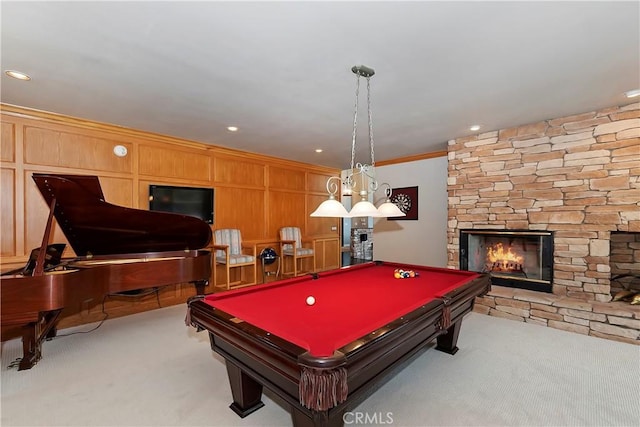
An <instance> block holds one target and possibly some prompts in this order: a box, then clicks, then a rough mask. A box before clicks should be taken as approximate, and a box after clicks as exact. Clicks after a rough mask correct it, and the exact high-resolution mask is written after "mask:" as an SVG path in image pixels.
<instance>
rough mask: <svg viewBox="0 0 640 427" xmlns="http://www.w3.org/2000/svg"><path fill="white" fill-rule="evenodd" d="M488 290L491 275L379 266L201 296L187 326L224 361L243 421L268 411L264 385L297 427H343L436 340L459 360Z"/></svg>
mask: <svg viewBox="0 0 640 427" xmlns="http://www.w3.org/2000/svg"><path fill="white" fill-rule="evenodd" d="M398 269H402V270H411V271H413V272H414V273H416V274H415V275H414V277H408V278H396V277H395V272H396V270H398ZM489 287H490V281H489V277H488V275H486V274H479V273H474V272H469V271H460V270H452V269H446V268H435V267H426V266H418V265H407V264H399V263H391V262H383V261H375V262H370V263H366V264H358V265H354V266H350V267H345V268H341V269H338V270H332V271H327V272H321V273H317V274H312V275H307V276H301V277H296V278H292V279H288V280H281V281H277V282H272V283H268V284H263V285H257V286H253V287H248V288H243V289H237V290H232V291H227V292H221V293H216V294H209V295H199V296H196V297H193V298H191V299H190V300H189V301H188V302H187V323H188V324H189V325H191V326H194V327H196V328H197V329H198V330H207V331H208V332H209V338H210V341H211V348H212V349H213V350H214V351H215V352H217V353H219V354H220V355H222V357H224V359H225V361H226V367H227V373H228V376H229V383H230V385H231V393H232V396H233V403H232V404H231V409H232V410H233V411H235V412H236V413H237V414H238V415H239V416H240V417H245V416H247V415H249V414H251V413H252V412H254V411H255V410H257V409H259V408H261V407H262V406H263V405H264V404H263V403H262V401H261V398H262V388H263V386H264V387H267V388H268V389H270V390H271V391H272V392H273V393H275V394H277V395H278V396H280V398H282V399H283V400H284V401H285V402H287V403H288V404H289V405H291V414H292V418H293V424H294V426H341V425H343V416H344V413H345V412H346V411H347V410H351V409H353V408H354V407H355V406H356V405H357V404H359V403H360V402H362V401H363V400H364V399H365V398H366V397H368V396H369V395H370V394H371V393H372V392H373V391H375V390H376V389H377V388H378V387H379V386H380V385H381V384H382V383H383V382H384V381H385V380H387V379H389V378H390V377H391V376H392V375H393V374H394V373H395V372H397V371H398V370H400V369H402V368H403V367H404V365H406V364H407V363H408V362H409V361H411V360H412V359H413V358H414V357H417V356H418V355H419V354H420V351H421V350H422V349H424V348H425V347H427V345H428V344H430V343H431V342H432V341H433V340H436V348H437V349H439V350H442V351H445V352H447V353H450V354H454V353H455V352H456V351H457V350H458V347H457V346H456V344H457V341H458V334H459V332H460V326H461V323H462V318H463V316H464V315H465V314H466V313H468V312H469V311H471V310H472V308H473V304H474V299H475V298H476V297H477V296H480V295H483V294H484V293H486V292H487V291H488V290H489ZM309 296H312V297H314V299H315V303H313V304H309V302H308V301H307V298H308V297H309Z"/></svg>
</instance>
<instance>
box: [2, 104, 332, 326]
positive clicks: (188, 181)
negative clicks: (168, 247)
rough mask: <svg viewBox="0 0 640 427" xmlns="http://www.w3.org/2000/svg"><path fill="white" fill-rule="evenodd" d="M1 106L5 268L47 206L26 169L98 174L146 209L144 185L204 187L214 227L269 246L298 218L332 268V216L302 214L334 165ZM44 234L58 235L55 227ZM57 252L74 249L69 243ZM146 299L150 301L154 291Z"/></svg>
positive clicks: (32, 241)
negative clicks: (119, 148) (120, 150)
mask: <svg viewBox="0 0 640 427" xmlns="http://www.w3.org/2000/svg"><path fill="white" fill-rule="evenodd" d="M1 107H2V111H1V113H0V118H1V122H2V128H1V136H2V143H1V150H0V162H1V163H0V166H1V173H0V186H1V187H0V208H1V214H0V226H1V228H0V233H1V234H0V255H1V256H2V267H3V269H4V270H6V269H7V268H6V267H9V266H15V265H18V264H22V263H24V262H25V261H26V259H27V256H28V254H29V252H30V251H31V249H32V248H35V247H38V246H40V243H41V239H42V233H43V231H44V228H45V223H46V219H47V215H48V207H47V205H46V203H45V202H44V200H43V198H42V196H41V195H40V193H39V191H38V190H37V188H36V186H35V184H34V182H33V180H32V179H31V175H32V174H33V173H34V172H43V173H67V174H81V175H97V176H98V177H99V179H100V183H101V185H102V188H103V192H104V194H105V198H106V200H107V201H108V202H110V203H113V204H116V205H120V206H126V207H131V208H137V209H148V197H149V191H148V188H149V185H150V184H167V185H178V186H179V185H184V186H200V187H213V188H214V189H215V206H214V211H215V212H214V224H213V226H212V228H213V229H216V228H238V229H240V230H242V235H243V239H244V240H245V241H255V242H256V244H257V245H258V248H259V249H260V248H264V247H267V246H273V247H277V242H278V230H279V229H280V227H284V226H298V227H300V228H301V230H302V232H303V234H304V235H305V237H307V238H309V239H313V240H317V241H318V242H320V243H319V244H318V250H319V254H318V257H317V259H318V261H317V264H318V268H319V269H331V268H337V267H339V266H340V247H339V242H340V235H339V233H340V223H339V220H338V219H334V218H311V217H309V214H310V212H312V211H313V210H314V209H315V208H316V207H317V206H318V205H319V204H320V203H321V202H322V201H323V200H325V199H326V189H325V182H326V180H327V178H328V177H330V176H332V175H339V171H338V170H336V169H332V168H326V167H320V166H314V165H310V164H304V163H299V162H292V161H287V160H283V159H278V158H274V157H269V156H262V155H257V154H253V153H247V152H241V151H236V150H231V149H227V148H223V147H217V146H211V145H207V144H201V143H197V142H192V141H186V140H181V139H177V138H171V137H167V136H163V135H156V134H151V133H147V132H142V131H136V130H132V129H125V128H122V127H119V126H113V125H108V124H102V123H96V122H91V121H88V120H83V119H78V118H72V117H67V116H61V115H57V114H54V113H45V112H40V111H36V110H30V109H26V108H22V107H16V106H11V105H5V104H2V105H1ZM115 145H123V146H125V147H126V148H127V150H128V155H127V156H125V157H117V156H115V155H114V154H113V147H114V146H115ZM52 242H66V238H65V237H64V235H63V234H62V232H61V230H60V229H59V228H58V227H55V231H54V233H53V238H52ZM332 242H335V244H333V243H332ZM65 256H73V252H72V251H71V249H70V248H69V249H68V250H67V252H65ZM258 273H259V274H258V276H259V278H261V277H262V275H261V272H258ZM191 293H192V290H191V288H190V287H189V286H187V285H182V286H177V287H176V288H175V289H173V290H168V291H164V294H163V295H162V297H163V298H164V300H163V301H164V303H169V304H171V303H177V302H181V301H182V300H184V299H185V298H186V297H185V295H188V294H191ZM149 304H150V305H151V308H153V306H154V304H155V298H151V302H150V303H149ZM131 305H135V304H126V303H121V304H120V305H117V307H116V309H120V310H122V311H123V313H124V314H126V312H127V311H128V310H129V311H130V306H131ZM127 307H129V308H127ZM116 311H117V310H116ZM134 311H137V309H136V310H134ZM86 314H87V313H84V315H86ZM89 314H90V313H89ZM110 314H111V313H110ZM76 317H77V316H76ZM93 317H95V316H93ZM86 320H87V321H93V320H95V319H93V318H91V316H89V318H87V319H86ZM78 322H79V323H82V322H81V321H78V320H77V319H76V322H75V323H78ZM71 323H74V322H71Z"/></svg>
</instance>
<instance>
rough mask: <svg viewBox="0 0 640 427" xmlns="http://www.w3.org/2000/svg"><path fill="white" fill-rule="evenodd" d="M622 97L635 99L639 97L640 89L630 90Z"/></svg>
mask: <svg viewBox="0 0 640 427" xmlns="http://www.w3.org/2000/svg"><path fill="white" fill-rule="evenodd" d="M624 96H626V97H627V98H635V97H636V96H640V89H634V90H630V91H628V92H625V93H624Z"/></svg>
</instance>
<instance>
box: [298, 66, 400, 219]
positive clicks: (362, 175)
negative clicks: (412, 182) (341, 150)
mask: <svg viewBox="0 0 640 427" xmlns="http://www.w3.org/2000/svg"><path fill="white" fill-rule="evenodd" d="M351 71H352V72H353V73H354V74H355V75H356V101H355V106H354V113H353V133H352V138H351V164H350V168H349V172H348V174H347V177H346V178H345V179H344V180H342V179H340V177H337V176H332V177H330V178H329V179H328V180H327V192H328V193H329V199H328V200H325V201H324V202H322V203H321V204H320V206H318V209H316V210H315V211H313V212H312V213H311V216H312V217H332V218H351V217H367V216H370V217H395V216H405V215H406V214H405V213H404V212H402V211H401V210H400V209H399V208H398V207H397V206H396V205H395V204H394V203H392V202H391V200H390V198H391V186H390V185H389V184H386V183H385V184H383V185H386V186H387V187H388V188H387V189H386V190H385V195H386V201H385V203H383V205H382V206H380V208H376V206H375V205H374V204H373V203H371V202H370V201H369V198H370V197H369V196H370V195H373V194H375V192H376V190H377V189H378V181H377V180H376V174H375V157H374V150H373V125H372V119H371V85H370V79H371V76H373V75H374V74H375V73H376V72H375V71H374V70H373V68H369V67H366V66H364V65H354V66H353V67H352V68H351ZM360 77H364V78H365V79H367V112H368V115H367V116H368V119H369V148H370V153H371V159H370V160H371V161H370V162H369V163H368V164H366V163H360V162H358V163H356V162H355V155H356V136H357V130H358V96H359V94H360ZM335 180H337V181H338V183H340V185H338V184H337V183H336V182H334V181H335ZM340 188H344V189H345V191H346V192H348V193H350V194H352V193H354V192H355V191H354V190H356V188H358V194H359V195H360V198H361V200H360V201H359V202H358V203H356V204H355V205H354V206H353V208H352V209H351V211H347V209H346V208H345V207H344V205H343V204H342V203H340V202H339V201H338V200H337V199H336V196H337V195H338V190H339V189H340Z"/></svg>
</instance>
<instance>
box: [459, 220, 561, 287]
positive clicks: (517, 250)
mask: <svg viewBox="0 0 640 427" xmlns="http://www.w3.org/2000/svg"><path fill="white" fill-rule="evenodd" d="M460 268H461V269H463V270H469V271H478V272H483V273H490V275H491V283H492V284H494V285H499V286H508V287H513V288H522V289H530V290H534V291H541V292H551V291H552V284H551V283H552V279H553V233H552V232H548V231H524V230H522V231H520V230H504V231H503V230H461V231H460Z"/></svg>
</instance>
